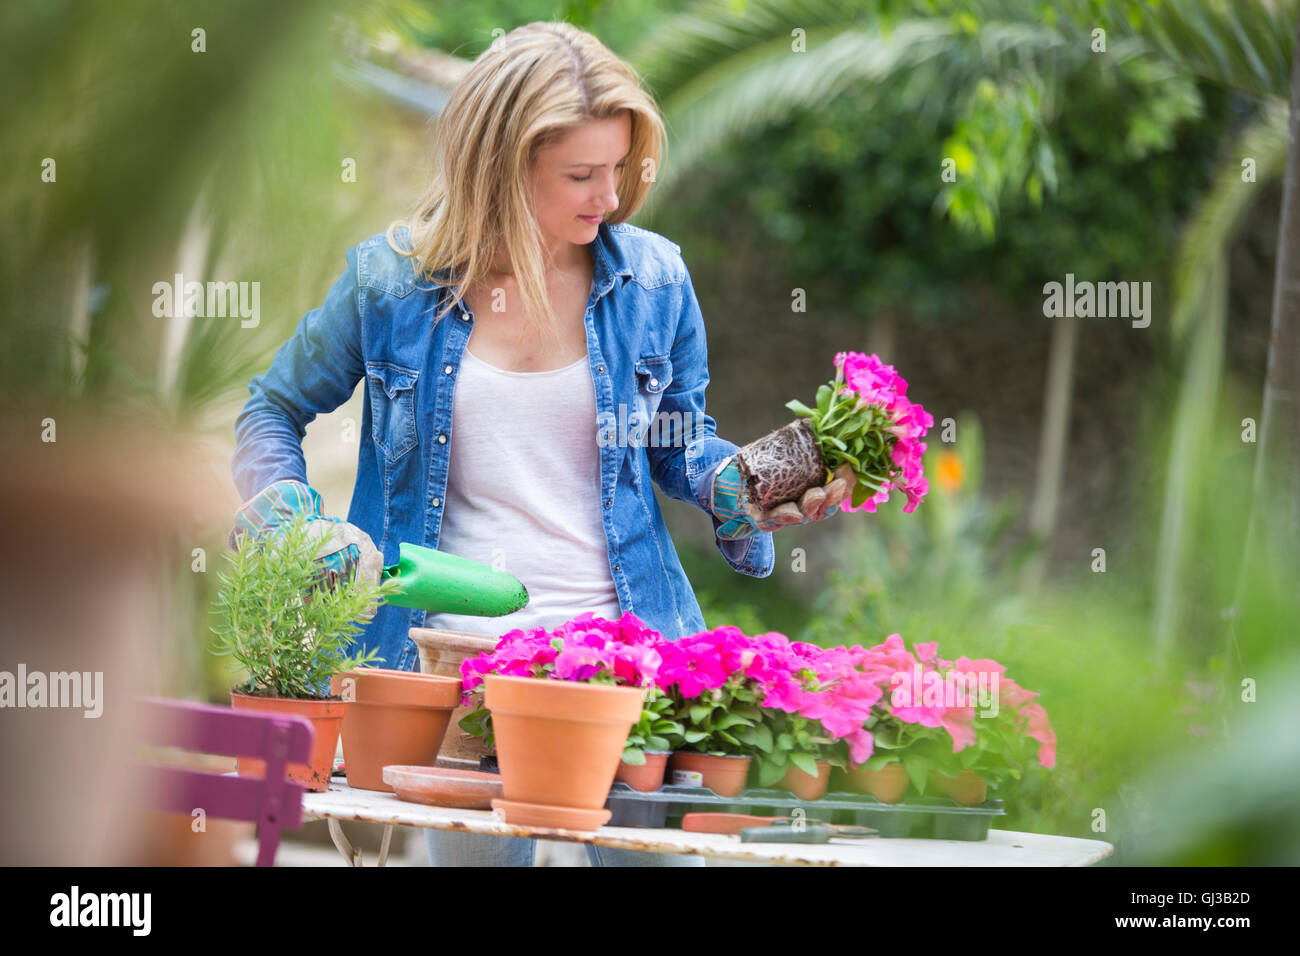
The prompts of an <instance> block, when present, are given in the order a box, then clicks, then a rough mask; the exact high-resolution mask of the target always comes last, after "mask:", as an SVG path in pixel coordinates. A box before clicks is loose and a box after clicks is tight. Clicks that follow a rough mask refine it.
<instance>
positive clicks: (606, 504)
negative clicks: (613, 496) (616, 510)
mask: <svg viewBox="0 0 1300 956" xmlns="http://www.w3.org/2000/svg"><path fill="white" fill-rule="evenodd" d="M605 507H606V508H608V507H609V499H608V498H606V499H605Z"/></svg>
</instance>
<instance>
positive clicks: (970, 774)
mask: <svg viewBox="0 0 1300 956" xmlns="http://www.w3.org/2000/svg"><path fill="white" fill-rule="evenodd" d="M930 786H931V787H933V788H934V789H935V790H937V791H938V792H939V793H942V794H943V795H944V796H945V797H950V798H952V799H953V800H956V801H957V802H958V803H960V804H961V805H962V806H963V807H973V806H977V805H979V804H981V803H983V802H984V800H985V798H986V797H987V796H988V782H987V781H985V780H984V779H982V778H981V777H980V776H979V775H978V774H976V773H975V771H973V770H963V771H962V772H961V773H959V774H958V775H957V776H955V777H949V776H948V775H947V774H942V773H939V771H937V770H932V771H930Z"/></svg>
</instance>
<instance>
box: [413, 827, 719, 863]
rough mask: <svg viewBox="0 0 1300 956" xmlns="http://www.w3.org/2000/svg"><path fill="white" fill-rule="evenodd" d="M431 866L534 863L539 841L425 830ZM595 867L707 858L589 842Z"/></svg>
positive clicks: (689, 861)
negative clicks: (593, 844)
mask: <svg viewBox="0 0 1300 956" xmlns="http://www.w3.org/2000/svg"><path fill="white" fill-rule="evenodd" d="M424 842H425V845H426V846H427V847H428V849H429V865H430V866H532V865H533V861H534V860H535V859H536V857H537V841H536V840H531V839H528V838H527V837H506V836H493V835H491V834H488V833H458V832H456V831H454V830H425V831H424ZM586 847H587V859H589V860H590V861H591V865H592V866H703V865H704V857H702V856H693V855H689V854H683V853H643V852H641V851H640V850H618V849H615V848H613V847H608V846H592V845H591V844H590V843H588V844H586Z"/></svg>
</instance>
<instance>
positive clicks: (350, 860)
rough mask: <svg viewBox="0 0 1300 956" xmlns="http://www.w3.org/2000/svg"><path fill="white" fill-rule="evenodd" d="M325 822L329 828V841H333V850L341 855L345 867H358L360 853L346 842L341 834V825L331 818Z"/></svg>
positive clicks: (346, 839) (344, 836)
mask: <svg viewBox="0 0 1300 956" xmlns="http://www.w3.org/2000/svg"><path fill="white" fill-rule="evenodd" d="M325 822H326V824H328V826H329V828H330V839H331V840H333V841H334V846H335V848H337V849H338V851H339V852H340V853H342V854H343V859H344V861H345V862H346V863H347V865H348V866H360V865H361V851H360V850H358V849H355V848H354V847H353V846H352V844H351V843H349V842H348V838H347V835H346V834H344V832H343V825H342V824H341V823H339V822H338V821H337V820H335V819H334V818H333V817H330V818H328V819H327V820H326V821H325Z"/></svg>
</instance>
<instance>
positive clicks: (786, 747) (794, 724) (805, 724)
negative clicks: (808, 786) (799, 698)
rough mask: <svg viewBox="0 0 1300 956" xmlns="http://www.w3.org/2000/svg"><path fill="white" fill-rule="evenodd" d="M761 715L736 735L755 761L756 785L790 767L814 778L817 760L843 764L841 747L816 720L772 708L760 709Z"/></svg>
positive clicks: (770, 780)
mask: <svg viewBox="0 0 1300 956" xmlns="http://www.w3.org/2000/svg"><path fill="white" fill-rule="evenodd" d="M762 716H763V722H762V724H760V725H759V726H758V727H755V728H753V729H752V730H751V731H748V732H746V733H743V734H741V735H740V739H741V740H742V741H744V742H745V743H746V744H748V745H749V746H750V747H751V748H752V751H753V756H754V759H755V762H756V763H757V764H758V783H759V786H761V787H771V786H773V785H775V784H776V783H777V782H778V781H779V780H780V779H781V778H782V777H784V776H785V775H786V772H787V771H788V770H789V769H790V768H791V767H797V768H798V769H800V770H802V771H803V772H804V773H806V774H809V775H810V776H813V777H815V776H817V762H818V761H827V762H829V763H830V764H831V765H833V766H836V767H843V766H845V765H846V759H845V748H844V747H843V746H841V745H839V744H836V743H833V742H832V741H831V739H830V738H829V737H828V736H826V732H825V731H824V730H823V729H822V726H821V724H820V723H819V722H817V721H816V720H810V719H808V718H807V717H800V716H799V715H798V714H787V713H786V712H785V711H781V710H776V709H775V708H772V707H767V708H764V709H763V711H762Z"/></svg>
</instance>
